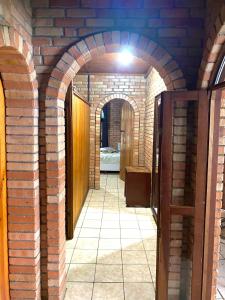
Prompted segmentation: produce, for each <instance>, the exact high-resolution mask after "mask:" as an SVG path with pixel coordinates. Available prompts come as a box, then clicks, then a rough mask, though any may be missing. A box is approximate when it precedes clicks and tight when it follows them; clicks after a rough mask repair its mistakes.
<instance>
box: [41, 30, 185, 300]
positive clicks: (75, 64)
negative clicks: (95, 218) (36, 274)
mask: <svg viewBox="0 0 225 300" xmlns="http://www.w3.org/2000/svg"><path fill="white" fill-rule="evenodd" d="M124 46H129V47H131V48H132V51H133V53H134V55H136V56H137V57H139V58H142V59H143V60H144V61H145V62H146V64H149V65H151V66H152V67H154V68H155V69H156V70H157V71H158V72H159V74H160V76H161V77H162V78H163V80H164V82H165V84H166V86H167V90H174V89H185V87H186V80H185V79H184V76H183V73H182V71H181V70H180V68H179V66H178V64H177V63H176V61H175V60H174V59H173V57H172V56H171V55H170V54H169V53H168V52H167V51H166V50H165V49H163V48H162V47H160V46H159V45H158V44H157V43H155V42H153V41H151V40H149V39H148V38H147V37H145V36H142V35H140V34H137V33H130V32H126V31H121V32H120V31H112V32H104V33H98V34H94V35H91V36H88V37H86V38H84V39H83V40H81V41H79V42H77V43H76V44H75V45H73V46H71V47H70V48H69V49H68V50H67V51H66V52H65V53H64V54H63V56H62V57H61V59H60V60H59V62H58V63H57V65H56V67H55V68H54V69H53V71H52V73H51V75H50V78H49V81H48V87H47V89H46V100H45V112H46V130H45V141H46V186H47V188H46V193H47V203H46V205H47V211H48V216H47V245H48V246H47V282H46V285H47V286H48V299H53V298H54V299H56V297H57V299H58V298H61V297H62V295H63V294H64V291H65V278H66V272H65V142H64V131H65V125H64V117H63V115H64V101H65V96H66V91H67V88H68V86H69V84H70V82H71V81H72V79H73V78H74V76H75V75H76V74H77V72H78V71H79V69H80V68H81V67H82V66H83V65H84V64H85V63H87V62H88V61H90V60H91V59H95V57H97V56H99V55H102V54H103V53H115V52H118V51H120V49H121V48H122V47H124ZM91 126H93V122H92V121H91ZM92 138H93V137H91V145H92Z"/></svg>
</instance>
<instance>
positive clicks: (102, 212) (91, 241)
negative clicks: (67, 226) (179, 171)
mask: <svg viewBox="0 0 225 300" xmlns="http://www.w3.org/2000/svg"><path fill="white" fill-rule="evenodd" d="M123 195H124V182H123V181H121V180H120V179H119V177H118V175H115V174H103V175H101V189H100V190H90V191H89V194H88V196H87V199H86V202H85V204H84V207H83V209H82V212H81V215H80V217H79V220H78V223H77V226H76V229H75V235H74V239H73V240H71V241H67V244H66V248H67V250H66V262H67V265H66V267H67V291H66V297H65V299H66V300H73V299H75V300H78V299H79V300H81V299H82V300H91V299H92V300H97V299H110V300H122V299H129V300H133V299H135V300H136V299H142V300H145V299H146V300H153V299H155V290H154V283H155V266H156V225H155V221H154V219H153V217H152V213H151V210H150V208H148V209H147V208H126V205H125V198H124V196H123Z"/></svg>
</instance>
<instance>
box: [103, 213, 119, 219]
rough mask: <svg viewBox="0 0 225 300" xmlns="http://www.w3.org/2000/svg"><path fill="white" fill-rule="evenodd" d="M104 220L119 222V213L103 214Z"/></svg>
mask: <svg viewBox="0 0 225 300" xmlns="http://www.w3.org/2000/svg"><path fill="white" fill-rule="evenodd" d="M102 220H104V221H105V220H109V221H119V214H117V213H105V212H104V213H103V216H102Z"/></svg>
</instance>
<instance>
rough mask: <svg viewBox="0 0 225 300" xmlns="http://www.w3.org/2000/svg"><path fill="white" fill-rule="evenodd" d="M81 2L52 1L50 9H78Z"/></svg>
mask: <svg viewBox="0 0 225 300" xmlns="http://www.w3.org/2000/svg"><path fill="white" fill-rule="evenodd" d="M79 3H80V1H79V0H50V1H49V6H50V7H78V6H79Z"/></svg>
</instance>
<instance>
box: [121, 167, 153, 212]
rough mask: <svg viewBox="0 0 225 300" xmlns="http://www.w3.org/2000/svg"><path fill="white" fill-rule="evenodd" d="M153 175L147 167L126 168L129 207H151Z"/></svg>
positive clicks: (126, 195) (126, 192) (126, 191)
mask: <svg viewBox="0 0 225 300" xmlns="http://www.w3.org/2000/svg"><path fill="white" fill-rule="evenodd" d="M150 194H151V173H150V170H148V169H147V168H145V167H126V168H125V197H126V205H127V206H137V207H138V206H140V207H149V206H150Z"/></svg>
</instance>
